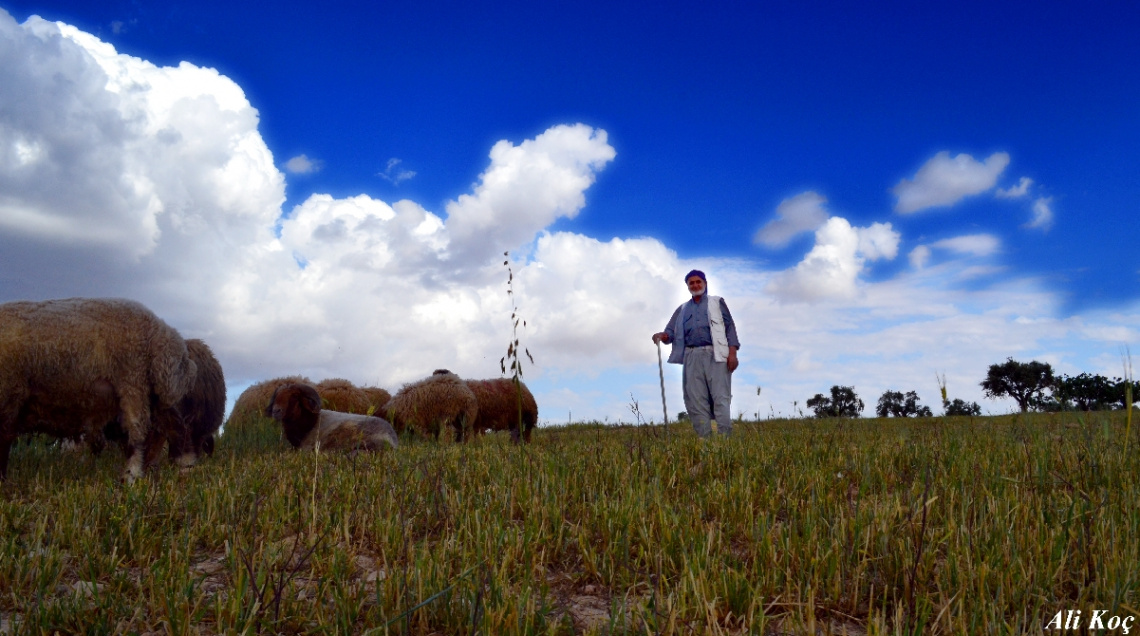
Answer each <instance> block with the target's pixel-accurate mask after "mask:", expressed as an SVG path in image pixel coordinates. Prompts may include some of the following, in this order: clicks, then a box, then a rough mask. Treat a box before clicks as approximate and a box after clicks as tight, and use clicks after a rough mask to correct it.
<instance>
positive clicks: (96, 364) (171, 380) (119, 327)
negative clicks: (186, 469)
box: [0, 298, 197, 481]
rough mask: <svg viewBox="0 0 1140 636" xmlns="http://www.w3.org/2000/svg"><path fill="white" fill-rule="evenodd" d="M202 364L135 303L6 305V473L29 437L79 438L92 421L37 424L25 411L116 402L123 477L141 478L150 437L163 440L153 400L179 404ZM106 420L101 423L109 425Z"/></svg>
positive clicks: (2, 431)
mask: <svg viewBox="0 0 1140 636" xmlns="http://www.w3.org/2000/svg"><path fill="white" fill-rule="evenodd" d="M196 374H197V366H196V365H195V364H194V361H193V360H191V358H190V354H189V352H188V351H187V349H186V342H185V341H184V340H183V339H182V336H180V335H179V334H178V332H177V331H175V330H174V329H173V328H172V327H171V326H170V325H168V324H166V323H165V322H163V321H162V320H161V319H160V318H158V316H156V315H155V314H154V313H153V312H151V311H150V310H149V309H147V308H146V307H144V306H143V305H141V304H140V303H137V302H135V301H131V300H125V299H106V298H102V299H101V298H68V299H63V300H49V301H43V302H28V301H19V302H10V303H4V304H2V305H0V476H3V475H6V474H7V470H8V453H9V450H10V449H11V446H12V443H13V442H14V441H15V440H16V438H17V437H19V436H20V435H21V434H24V433H35V432H44V433H48V434H51V435H57V436H63V437H73V438H74V437H77V436H78V435H80V434H82V433H84V432H86V431H85V430H84V429H85V428H87V427H93V426H95V425H97V421H96V420H87V419H86V418H79V419H75V418H69V419H66V420H54V422H55V424H54V425H51V426H45V427H41V426H40V424H41V423H42V422H43V421H44V420H43V419H42V418H41V419H37V418H29V417H28V416H27V414H28V413H29V412H32V411H35V412H41V413H43V412H53V411H58V410H60V409H62V410H66V409H68V408H74V407H75V405H90V404H106V403H108V402H111V403H114V404H117V408H118V414H119V415H118V416H119V418H120V420H121V423H122V427H123V429H124V430H125V432H126V434H127V444H128V447H129V450H128V453H127V460H126V467H125V469H124V471H123V477H124V479H126V480H127V481H133V480H134V479H136V478H137V477H139V476H141V475H142V471H143V460H144V458H145V457H146V455H147V452H146V445H147V444H148V443H160V442H159V440H160V439H161V435H158V434H157V430H158V429H157V427H156V426H154V425H153V424H152V418H151V402H152V400H153V401H154V403H155V406H156V407H157V408H160V409H161V408H170V407H174V406H175V405H176V404H177V403H178V402H179V400H181V399H182V397H183V396H184V395H186V393H187V391H189V390H190V388H191V386H192V385H193V383H194V378H195V376H196ZM104 423H105V422H104Z"/></svg>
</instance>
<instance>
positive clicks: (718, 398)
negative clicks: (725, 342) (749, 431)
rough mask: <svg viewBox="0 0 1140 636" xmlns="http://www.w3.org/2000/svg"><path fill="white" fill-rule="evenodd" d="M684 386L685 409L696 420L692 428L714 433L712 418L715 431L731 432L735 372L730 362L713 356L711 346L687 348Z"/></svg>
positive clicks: (705, 435) (704, 435)
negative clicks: (718, 360)
mask: <svg viewBox="0 0 1140 636" xmlns="http://www.w3.org/2000/svg"><path fill="white" fill-rule="evenodd" d="M681 378H682V384H684V386H685V410H686V411H687V412H688V413H689V420H690V421H691V422H692V423H693V430H694V431H696V432H697V435H700V436H701V437H708V436H709V435H711V434H712V425H711V424H710V423H709V420H716V430H717V432H718V433H722V434H724V435H730V434H732V415H731V413H730V411H729V404H730V402H731V401H732V374H731V373H729V372H728V363H727V362H717V361H716V360H714V359H713V348H712V346H711V345H710V346H707V347H686V348H685V364H684V369H683V370H682V372H681Z"/></svg>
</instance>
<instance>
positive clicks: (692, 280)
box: [685, 276, 705, 296]
mask: <svg viewBox="0 0 1140 636" xmlns="http://www.w3.org/2000/svg"><path fill="white" fill-rule="evenodd" d="M685 283H686V284H688V286H689V293H690V294H692V295H693V296H704V295H705V281H703V280H701V277H700V276H690V277H689V279H688V280H686V281H685Z"/></svg>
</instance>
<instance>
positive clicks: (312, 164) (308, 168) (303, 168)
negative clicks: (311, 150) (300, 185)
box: [285, 155, 323, 174]
mask: <svg viewBox="0 0 1140 636" xmlns="http://www.w3.org/2000/svg"><path fill="white" fill-rule="evenodd" d="M322 163H323V162H321V161H317V160H316V159H310V158H309V157H308V156H306V155H297V156H296V157H293V158H292V159H290V160H289V161H286V162H285V169H286V170H288V171H289V172H291V173H293V174H312V173H314V172H319V171H320V169H321V165H322Z"/></svg>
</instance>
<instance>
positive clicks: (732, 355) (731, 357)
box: [728, 347, 740, 373]
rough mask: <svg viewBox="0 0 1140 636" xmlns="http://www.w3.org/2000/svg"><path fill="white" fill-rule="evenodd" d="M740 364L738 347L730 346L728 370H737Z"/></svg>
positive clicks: (730, 371)
mask: <svg viewBox="0 0 1140 636" xmlns="http://www.w3.org/2000/svg"><path fill="white" fill-rule="evenodd" d="M738 366H740V360H737V359H736V347H729V348H728V372H729V373H732V372H733V371H736V367H738Z"/></svg>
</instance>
